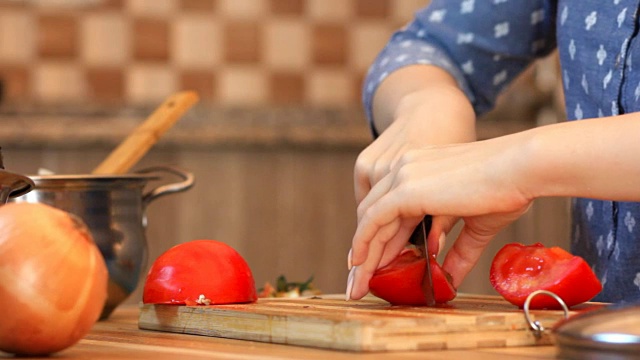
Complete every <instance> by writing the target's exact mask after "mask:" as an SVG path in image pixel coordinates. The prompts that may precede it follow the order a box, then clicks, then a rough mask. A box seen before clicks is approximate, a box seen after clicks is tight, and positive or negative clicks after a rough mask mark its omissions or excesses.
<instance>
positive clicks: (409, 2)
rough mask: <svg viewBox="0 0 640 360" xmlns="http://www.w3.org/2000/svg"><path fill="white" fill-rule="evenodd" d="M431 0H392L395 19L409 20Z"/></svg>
mask: <svg viewBox="0 0 640 360" xmlns="http://www.w3.org/2000/svg"><path fill="white" fill-rule="evenodd" d="M428 4H429V1H425V0H402V1H391V16H392V18H393V19H396V20H400V21H403V22H405V21H409V20H411V19H413V15H414V13H415V12H416V11H418V10H420V9H421V8H423V7H425V6H427V5H428Z"/></svg>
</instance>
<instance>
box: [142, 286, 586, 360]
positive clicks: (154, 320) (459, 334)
mask: <svg viewBox="0 0 640 360" xmlns="http://www.w3.org/2000/svg"><path fill="white" fill-rule="evenodd" d="M589 307H591V306H589V305H587V306H582V307H581V309H585V308H589ZM576 311H581V310H573V311H572V312H571V313H575V312H576ZM563 317H564V313H563V312H562V311H555V310H539V311H533V312H532V319H533V320H538V321H540V323H541V324H542V325H543V326H545V327H548V328H550V327H551V326H552V325H553V324H555V323H556V322H557V321H559V320H560V319H562V318H563ZM138 325H139V327H140V328H141V329H147V330H159V331H168V332H175V333H185V334H197V335H205V336H214V337H222V338H230V339H242V340H253V341H261V342H269V343H278V344H291V345H301V346H310V347H319V348H326V349H336V350H349V351H400V350H427V349H465V348H466V349H469V348H482V347H506V346H526V345H548V344H551V343H552V342H553V339H552V337H551V335H549V334H548V332H543V336H542V337H540V338H536V337H535V336H534V334H533V332H532V331H530V328H529V325H528V323H527V321H526V319H525V317H524V313H523V311H522V310H521V309H518V308H517V307H516V306H513V305H511V304H509V303H507V302H506V301H504V300H503V299H502V298H500V297H498V296H480V295H467V294H460V295H458V297H457V298H456V299H455V300H453V301H451V302H450V303H448V304H446V305H440V306H438V307H406V306H391V305H389V304H388V303H387V302H384V301H382V300H380V299H377V298H373V297H371V298H365V299H364V300H357V301H353V300H352V301H348V302H346V301H344V295H340V296H336V295H323V296H321V297H320V298H298V299H286V298H269V299H259V300H258V302H257V303H253V304H234V305H211V306H175V305H146V304H143V305H141V308H140V317H139V321H138Z"/></svg>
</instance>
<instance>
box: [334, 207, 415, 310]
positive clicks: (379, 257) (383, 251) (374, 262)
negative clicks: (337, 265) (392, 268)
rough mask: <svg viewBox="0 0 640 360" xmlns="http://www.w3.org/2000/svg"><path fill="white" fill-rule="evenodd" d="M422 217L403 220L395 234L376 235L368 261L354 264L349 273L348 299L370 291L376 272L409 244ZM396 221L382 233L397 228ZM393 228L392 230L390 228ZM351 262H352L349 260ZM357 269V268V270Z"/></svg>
mask: <svg viewBox="0 0 640 360" xmlns="http://www.w3.org/2000/svg"><path fill="white" fill-rule="evenodd" d="M419 221H420V219H419V218H416V219H413V220H412V221H401V220H400V219H398V220H397V222H400V225H399V227H398V228H397V231H396V232H395V234H394V235H392V236H391V237H387V236H386V235H381V236H379V237H376V238H375V239H374V240H373V241H372V243H371V245H370V247H369V253H368V255H367V258H366V261H365V262H363V263H362V264H360V265H358V266H352V267H351V271H350V273H349V279H348V281H347V294H346V297H347V299H359V298H361V297H362V296H364V295H366V294H367V292H368V291H369V280H371V277H372V276H373V274H374V273H375V272H376V270H378V269H380V268H382V267H384V266H386V265H388V264H389V263H390V262H391V261H392V260H393V259H395V258H396V257H397V256H398V254H399V253H400V252H401V251H402V249H404V247H405V246H406V244H407V239H408V238H409V236H410V235H411V233H412V232H413V229H414V228H415V224H416V223H417V222H419ZM395 223H396V222H394V224H392V225H389V227H388V228H385V229H384V230H383V231H382V232H381V233H380V234H389V233H392V232H393V231H394V230H396V226H395ZM388 229H391V230H388ZM351 255H352V250H350V251H349V255H348V256H349V257H350V256H351ZM349 264H352V262H351V261H349ZM355 269H357V270H355Z"/></svg>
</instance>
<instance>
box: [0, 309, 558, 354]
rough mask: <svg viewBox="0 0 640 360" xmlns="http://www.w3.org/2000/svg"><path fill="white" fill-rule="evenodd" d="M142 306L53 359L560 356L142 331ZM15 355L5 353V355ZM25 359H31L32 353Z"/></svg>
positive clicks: (122, 312) (118, 314) (534, 350)
mask: <svg viewBox="0 0 640 360" xmlns="http://www.w3.org/2000/svg"><path fill="white" fill-rule="evenodd" d="M138 313H139V310H138V307H137V306H122V307H120V308H118V309H116V311H115V312H114V313H113V314H112V315H111V317H110V318H109V319H108V320H105V321H101V322H98V323H96V325H95V326H94V328H93V329H92V330H91V332H90V333H89V334H88V335H87V336H86V337H85V338H84V339H83V340H81V341H80V342H79V343H77V344H76V345H74V346H72V347H70V348H68V349H66V350H64V351H62V352H59V353H57V354H55V355H54V356H53V357H50V359H56V360H57V359H97V360H100V359H152V360H164V359H190V360H197V359H303V360H315V359H318V360H319V359H323V360H324V359H332V360H343V359H345V360H348V359H358V360H360V359H365V360H369V359H371V360H373V359H385V360H386V359H474V360H483V359H487V360H501V359H555V358H556V348H555V347H554V346H532V347H513V348H484V349H473V350H443V351H410V352H384V353H351V352H343V351H333V350H321V349H313V348H306V347H299V346H291V345H276V344H268V343H260V342H253V341H244V340H230V339H220V338H213V337H206V336H198V335H184V334H174V333H164V332H157V331H148V330H140V329H138ZM10 357H11V355H9V354H6V353H2V352H0V358H10ZM20 359H28V358H26V357H23V358H20Z"/></svg>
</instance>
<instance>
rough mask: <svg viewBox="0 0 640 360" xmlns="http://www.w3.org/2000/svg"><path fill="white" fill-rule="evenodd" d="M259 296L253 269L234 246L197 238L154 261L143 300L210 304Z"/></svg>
mask: <svg viewBox="0 0 640 360" xmlns="http://www.w3.org/2000/svg"><path fill="white" fill-rule="evenodd" d="M257 298H258V296H257V292H256V285H255V281H254V279H253V274H252V273H251V269H250V268H249V265H248V264H247V262H246V261H245V260H244V259H243V258H242V256H240V254H239V253H238V252H237V251H236V250H235V249H233V248H232V247H231V246H229V245H227V244H225V243H223V242H220V241H216V240H194V241H189V242H186V243H183V244H180V245H176V246H174V247H172V248H171V249H169V250H167V251H166V252H164V253H163V254H162V255H160V256H159V257H158V258H157V259H156V260H155V261H154V263H153V264H152V265H151V268H150V269H149V273H148V274H147V279H146V281H145V284H144V291H143V295H142V302H144V303H145V304H175V305H198V304H200V305H208V304H233V303H249V302H254V301H256V300H257Z"/></svg>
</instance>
